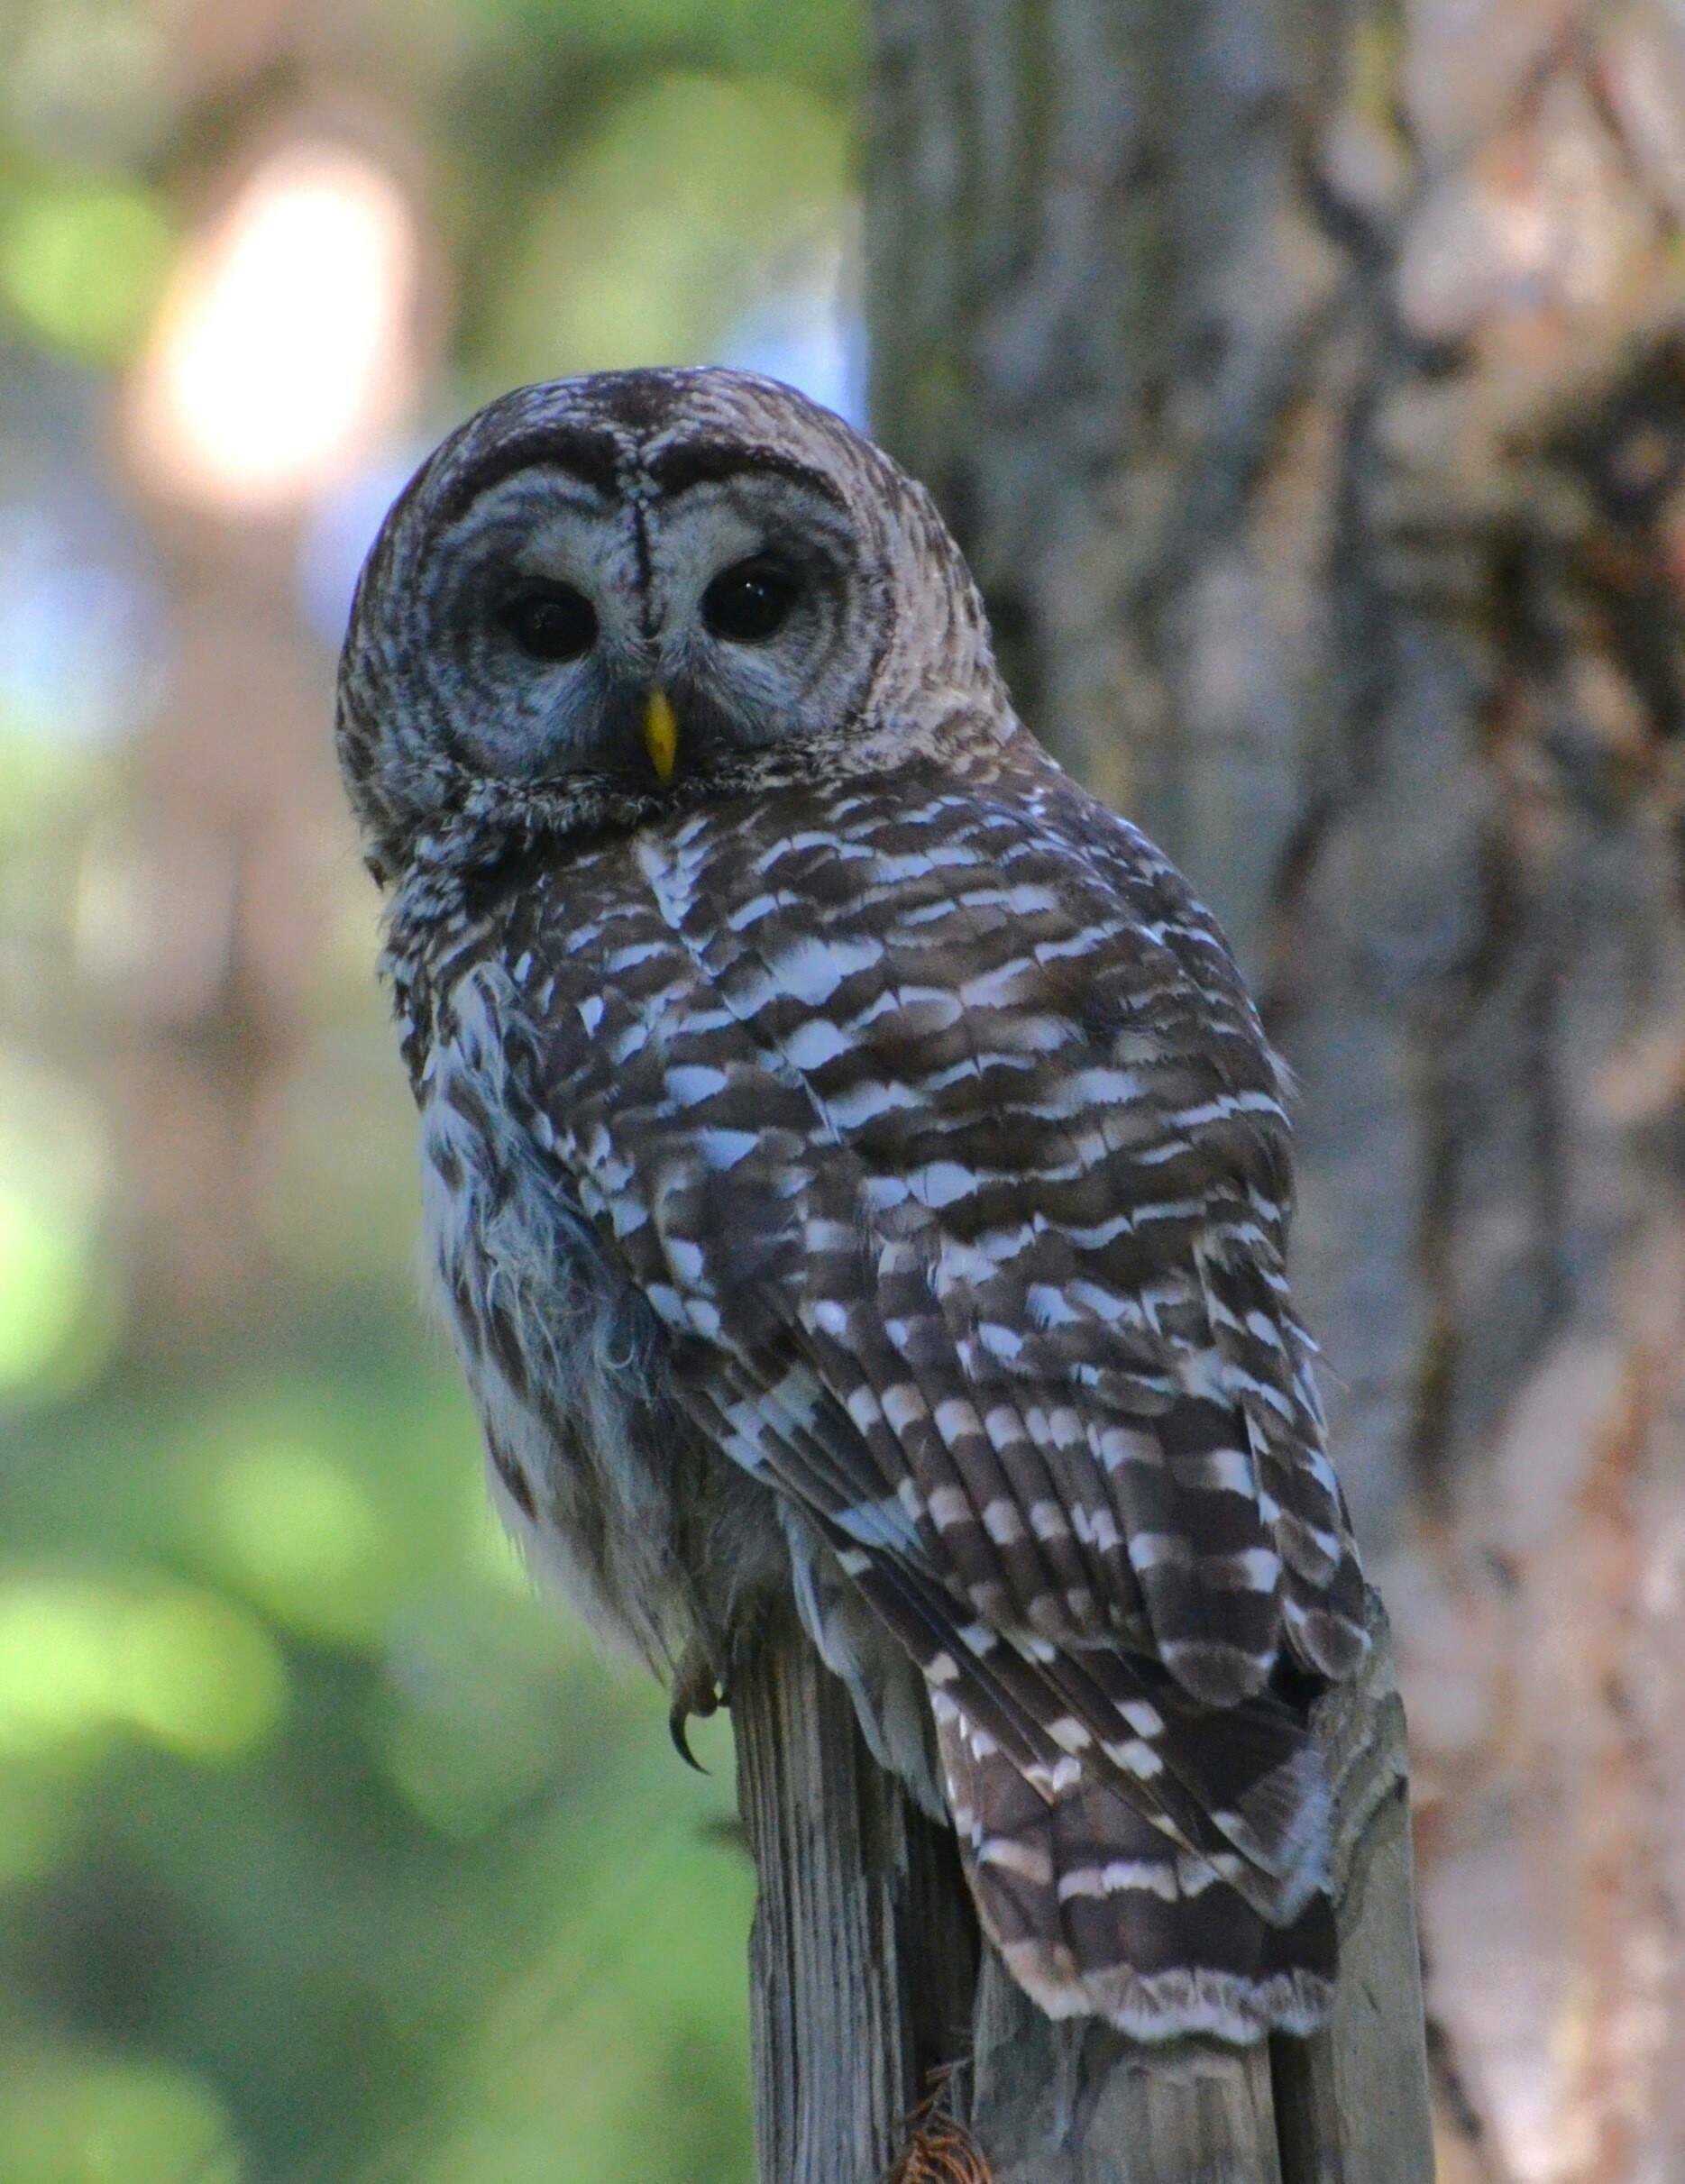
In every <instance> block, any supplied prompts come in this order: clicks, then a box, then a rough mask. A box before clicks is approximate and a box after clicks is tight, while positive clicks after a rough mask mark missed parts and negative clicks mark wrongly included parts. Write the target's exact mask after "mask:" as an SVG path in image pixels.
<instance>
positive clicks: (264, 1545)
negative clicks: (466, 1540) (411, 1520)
mask: <svg viewBox="0 0 1685 2184" xmlns="http://www.w3.org/2000/svg"><path fill="white" fill-rule="evenodd" d="M213 1498H214V1507H215V1518H216V1522H217V1525H218V1527H219V1530H220V1531H221V1534H222V1537H223V1539H224V1541H225V1542H226V1544H227V1546H228V1548H229V1549H231V1551H232V1553H233V1555H234V1559H235V1561H236V1563H237V1564H238V1566H239V1567H240V1570H241V1572H242V1574H243V1576H244V1577H245V1578H246V1579H247V1580H248V1582H249V1583H250V1584H251V1585H252V1589H253V1591H254V1592H255V1593H256V1594H257V1595H258V1596H259V1597H260V1598H261V1599H262V1600H263V1601H264V1602H265V1604H267V1605H269V1606H270V1608H272V1609H273V1610H274V1612H275V1613H277V1614H278V1615H279V1616H280V1617H281V1618H282V1619H283V1620H284V1621H287V1622H292V1623H295V1624H298V1625H300V1626H302V1627H303V1628H305V1629H307V1630H309V1631H316V1632H318V1633H320V1634H322V1635H325V1636H341V1635H356V1634H358V1633H361V1632H363V1631H366V1630H367V1629H368V1627H369V1624H370V1621H371V1610H372V1607H373V1605H374V1598H375V1595H379V1597H380V1601H381V1602H383V1601H384V1596H385V1591H386V1587H385V1585H384V1583H383V1582H381V1579H382V1570H381V1561H382V1548H383V1541H384V1533H383V1531H382V1527H381V1524H380V1517H379V1514H378V1512H376V1510H375V1508H374V1506H373V1504H372V1503H371V1500H370V1498H369V1496H368V1494H366V1493H365V1492H364V1491H363V1489H362V1486H361V1485H359V1484H358V1483H357V1481H356V1480H355V1479H354V1478H353V1476H351V1474H350V1473H349V1472H348V1471H346V1470H345V1469H344V1468H343V1466H341V1465H339V1464H336V1463H334V1461H333V1460H332V1459H331V1458H328V1457H326V1456H324V1455H323V1454H322V1453H321V1452H320V1451H319V1450H317V1449H316V1448H311V1447H309V1446H308V1445H307V1444H306V1443H304V1442H295V1441H277V1442H273V1443H270V1444H268V1445H266V1446H263V1447H261V1448H249V1449H245V1450H243V1452H242V1453H241V1454H239V1455H238V1456H236V1457H234V1458H232V1459H231V1460H230V1461H229V1462H228V1463H227V1464H226V1465H225V1466H224V1468H223V1471H222V1473H221V1475H220V1476H219V1477H218V1478H217V1479H216V1481H215V1485H214V1487H213Z"/></svg>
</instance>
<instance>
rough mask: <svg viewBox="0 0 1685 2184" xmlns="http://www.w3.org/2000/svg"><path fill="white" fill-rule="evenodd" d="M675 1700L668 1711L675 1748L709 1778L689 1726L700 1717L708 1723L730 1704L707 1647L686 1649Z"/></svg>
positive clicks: (675, 1674) (676, 1672) (675, 1676)
mask: <svg viewBox="0 0 1685 2184" xmlns="http://www.w3.org/2000/svg"><path fill="white" fill-rule="evenodd" d="M672 1699H673V1704H671V1705H670V1706H669V1707H668V1709H667V1731H668V1734H669V1735H670V1736H671V1737H672V1739H673V1750H674V1751H676V1752H677V1753H678V1755H679V1757H680V1759H682V1760H683V1761H684V1764H685V1765H686V1766H687V1767H693V1768H695V1769H696V1771H697V1773H698V1774H699V1775H705V1774H706V1773H707V1772H708V1769H707V1768H705V1767H704V1766H703V1765H702V1763H701V1760H700V1759H698V1758H697V1757H696V1755H695V1753H694V1752H692V1751H691V1742H690V1737H689V1734H688V1728H689V1724H690V1723H691V1721H693V1720H696V1719H699V1718H700V1719H701V1720H702V1721H706V1720H707V1719H708V1717H709V1715H710V1713H719V1709H720V1708H721V1707H722V1706H724V1705H726V1704H728V1700H727V1697H726V1692H725V1686H723V1684H722V1683H721V1682H720V1680H719V1670H718V1669H717V1668H715V1666H714V1663H713V1659H712V1657H711V1656H710V1654H709V1653H708V1651H707V1650H706V1649H705V1648H703V1647H701V1646H699V1645H695V1644H691V1645H689V1646H687V1647H686V1648H685V1649H684V1652H683V1654H682V1656H681V1658H680V1660H679V1665H678V1667H677V1668H675V1669H674V1670H673V1691H672Z"/></svg>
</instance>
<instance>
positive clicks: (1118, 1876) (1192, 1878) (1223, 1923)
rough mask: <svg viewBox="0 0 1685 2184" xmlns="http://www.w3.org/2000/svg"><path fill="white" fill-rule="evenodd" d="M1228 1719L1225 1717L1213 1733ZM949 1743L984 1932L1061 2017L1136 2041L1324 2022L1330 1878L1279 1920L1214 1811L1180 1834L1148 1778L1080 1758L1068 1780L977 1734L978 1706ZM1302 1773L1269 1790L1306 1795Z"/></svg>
mask: <svg viewBox="0 0 1685 2184" xmlns="http://www.w3.org/2000/svg"><path fill="white" fill-rule="evenodd" d="M1236 1711H1237V1713H1238V1712H1240V1711H1241V1710H1236ZM1228 1719H1229V1722H1230V1723H1231V1724H1232V1723H1233V1717H1232V1716H1230V1717H1228ZM1221 1726H1222V1717H1217V1718H1213V1722H1212V1728H1213V1733H1214V1732H1218V1731H1219V1730H1220V1728H1221ZM939 1738H940V1744H941V1752H942V1759H943V1766H944V1771H945V1774H946V1777H947V1781H948V1796H949V1799H950V1804H951V1809H952V1813H953V1817H954V1823H955V1826H956V1828H957V1832H958V1835H959V1843H960V1851H961V1856H962V1859H963V1860H964V1863H965V1867H966V1876H967V1878H968V1879H969V1881H970V1884H971V1888H972V1892H973V1895H974V1896H975V1899H976V1904H977V1910H978V1914H979V1915H980V1917H981V1919H982V1922H983V1925H984V1930H985V1931H986V1933H988V1935H989V1937H990V1939H991V1940H992V1941H993V1942H994V1944H995V1946H996V1948H997V1949H998V1950H999V1951H1000V1952H1001V1955H1002V1957H1003V1959H1004V1960H1005V1963H1006V1966H1007V1969H1008V1970H1009V1971H1011V1973H1012V1976H1013V1978H1015V1979H1016V1980H1017V1981H1018V1983H1019V1984H1020V1986H1021V1987H1022V1988H1024V1989H1025V1991H1026V1992H1027V1993H1028V1994H1029V1995H1030V1997H1031V1998H1032V1999H1033V2000H1034V2001H1036V2002H1037V2003H1039V2005H1040V2006H1041V2007H1042V2008H1043V2009H1045V2010H1046V2011H1047V2013H1048V2014H1049V2016H1053V2017H1069V2016H1077V2015H1094V2016H1098V2017H1103V2018H1105V2019H1107V2020H1108V2021H1109V2022H1110V2023H1111V2024H1114V2025H1115V2026H1116V2027H1117V2028H1118V2029H1119V2031H1121V2032H1123V2033H1128V2034H1129V2035H1130V2036H1131V2038H1133V2039H1136V2040H1164V2039H1169V2038H1172V2037H1174V2036H1176V2035H1177V2034H1179V2033H1209V2034H1212V2035H1214V2036H1215V2037H1217V2038H1219V2039H1223V2040H1232V2041H1241V2042H1250V2041H1255V2040H1259V2039H1262V2038H1263V2037H1264V2036H1265V2035H1267V2034H1268V2033H1271V2032H1274V2031H1286V2032H1292V2033H1307V2032H1310V2031H1312V2030H1314V2027H1315V2026H1316V2025H1317V2024H1319V2023H1320V2021H1321V2020H1322V2018H1323V2015H1325V2013H1326V2011H1327V2007H1328V2005H1329V2001H1330V1998H1331V1997H1332V1989H1333V1978H1334V1972H1335V1968H1336V1956H1335V1940H1334V1922H1333V1914H1332V1906H1331V1905H1330V1903H1329V1900H1328V1896H1327V1894H1326V1891H1325V1888H1324V1887H1323V1886H1321V1885H1320V1882H1319V1881H1316V1882H1311V1883H1310V1884H1309V1885H1298V1886H1295V1887H1293V1888H1292V1889H1291V1890H1290V1891H1289V1892H1287V1893H1286V1894H1281V1893H1277V1895H1276V1896H1275V1898H1274V1902H1273V1904H1271V1905H1270V1909H1271V1913H1272V1915H1267V1914H1266V1912H1265V1910H1264V1909H1260V1908H1259V1905H1260V1903H1268V1902H1269V1896H1268V1891H1260V1889H1259V1887H1258V1886H1257V1885H1256V1882H1257V1874H1256V1869H1249V1867H1250V1861H1249V1860H1245V1859H1244V1858H1242V1857H1241V1854H1240V1853H1239V1852H1237V1851H1236V1850H1234V1849H1233V1848H1232V1845H1231V1843H1230V1841H1228V1840H1227V1838H1226V1836H1225V1834H1224V1832H1223V1831H1222V1830H1221V1829H1219V1828H1218V1827H1216V1826H1214V1825H1213V1824H1211V1823H1209V1822H1208V1823H1207V1824H1205V1825H1204V1826H1203V1827H1201V1828H1200V1829H1199V1830H1198V1840H1197V1841H1195V1840H1194V1839H1193V1835H1192V1832H1191V1831H1189V1830H1188V1829H1187V1828H1186V1826H1185V1825H1184V1826H1179V1827H1177V1828H1176V1829H1175V1832H1174V1833H1172V1832H1167V1827H1166V1825H1165V1816H1164V1815H1163V1814H1161V1815H1160V1816H1159V1818H1158V1820H1156V1821H1155V1820H1154V1819H1151V1818H1149V1816H1148V1814H1146V1812H1145V1811H1143V1810H1142V1798H1141V1790H1142V1786H1141V1785H1140V1784H1138V1783H1135V1784H1131V1786H1129V1787H1128V1788H1126V1787H1125V1786H1124V1781H1123V1778H1122V1777H1120V1775H1119V1774H1117V1773H1116V1772H1114V1771H1113V1770H1111V1769H1110V1768H1104V1769H1103V1768H1101V1767H1100V1766H1097V1765H1096V1764H1095V1762H1094V1760H1093V1759H1089V1760H1087V1761H1086V1763H1085V1764H1082V1765H1079V1764H1078V1763H1077V1762H1076V1760H1075V1759H1073V1760H1071V1761H1069V1762H1067V1765H1066V1766H1064V1767H1063V1768H1061V1769H1060V1770H1059V1776H1058V1784H1057V1786H1054V1785H1053V1784H1050V1783H1049V1781H1048V1779H1047V1777H1045V1776H1041V1775H1040V1773H1039V1770H1037V1772H1036V1774H1033V1775H1026V1774H1025V1773H1024V1772H1023V1771H1022V1770H1021V1768H1020V1767H1019V1766H1017V1765H1016V1764H1014V1763H1013V1761H1012V1759H1009V1758H1008V1757H1007V1756H1006V1755H1005V1754H1004V1753H1003V1752H1002V1751H1001V1750H999V1748H998V1747H996V1746H994V1744H993V1741H992V1740H991V1739H990V1738H989V1737H987V1736H986V1735H984V1736H981V1737H977V1736H975V1734H974V1733H973V1732H971V1731H970V1728H969V1724H968V1723H966V1719H965V1717H964V1716H963V1715H956V1716H952V1717H950V1718H949V1719H948V1721H946V1722H944V1723H942V1724H941V1725H940V1729H939ZM1305 1750H1306V1751H1307V1753H1308V1751H1309V1747H1308V1745H1307V1746H1306V1747H1305ZM1310 1757H1311V1759H1312V1761H1313V1763H1314V1754H1311V1755H1310ZM1293 1772H1294V1770H1293V1768H1292V1767H1291V1765H1289V1767H1288V1768H1287V1772H1286V1775H1285V1777H1281V1778H1279V1779H1278V1780H1277V1783H1276V1784H1275V1785H1274V1786H1272V1788H1271V1789H1270V1790H1269V1791H1268V1793H1266V1796H1267V1801H1268V1802H1279V1801H1280V1800H1281V1799H1282V1798H1283V1797H1285V1796H1290V1795H1291V1786H1292V1777H1293ZM1315 1777H1316V1781H1317V1783H1318V1785H1320V1780H1321V1776H1320V1769H1316V1770H1315ZM1184 1809H1186V1808H1184ZM1282 1818H1283V1821H1284V1824H1286V1825H1287V1828H1288V1830H1289V1832H1294V1831H1295V1827H1296V1823H1294V1821H1293V1820H1292V1817H1291V1816H1290V1815H1286V1814H1284V1815H1282ZM1312 1824H1316V1825H1318V1826H1319V1827H1320V1824H1321V1823H1320V1814H1319V1817H1318V1821H1317V1822H1316V1823H1312ZM1177 1836H1181V1837H1183V1838H1184V1840H1183V1841H1177ZM1237 1881H1239V1882H1240V1883H1241V1885H1240V1886H1238V1887H1237V1886H1236V1885H1235V1884H1236V1882H1237Z"/></svg>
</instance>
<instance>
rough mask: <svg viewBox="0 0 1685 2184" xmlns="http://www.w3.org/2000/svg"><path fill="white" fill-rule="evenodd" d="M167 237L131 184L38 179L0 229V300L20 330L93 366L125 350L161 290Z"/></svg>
mask: <svg viewBox="0 0 1685 2184" xmlns="http://www.w3.org/2000/svg"><path fill="white" fill-rule="evenodd" d="M174 249H175V236H174V232H173V229H172V226H171V223H170V221H169V215H167V213H166V212H165V210H164V208H163V206H162V205H161V204H160V201H159V200H158V198H157V197H156V196H153V195H152V194H151V192H149V191H146V190H143V189H142V188H140V187H138V186H135V185H133V184H127V183H120V182H109V181H104V180H94V179H79V178H67V179H62V180H55V181H43V182H41V183H39V184H37V185H36V186H35V187H32V188H29V189H26V190H25V191H23V194H22V195H21V196H18V197H16V198H15V199H14V201H13V203H12V205H11V206H10V207H9V209H8V211H7V212H6V215H5V220H4V224H0V294H4V295H5V298H6V300H7V302H8V303H9V304H10V305H11V306H12V308H13V310H14V312H15V313H16V314H17V316H18V317H19V318H20V319H21V320H22V321H23V324H25V325H27V326H29V327H31V328H32V330H33V331H34V332H35V333H37V334H40V335H41V336H42V337H43V338H44V339H45V340H47V341H49V342H51V343H55V344H57V345H58V346H59V347H60V348H63V349H68V350H69V351H70V352H72V353H73V354H74V355H76V356H78V357H85V358H87V359H88V360H89V361H92V362H96V363H113V362H116V361H121V360H122V359H123V358H124V357H126V356H127V355H129V354H130V353H131V352H132V351H133V348H134V347H135V345H136V343H138V341H139V340H140V337H141V334H142V332H143V331H144V329H145V326H146V323H147V319H148V317H149V316H150V315H151V310H152V307H153V306H154V305H155V304H156V302H157V300H158V297H159V295H160V292H161V290H162V287H163V282H164V278H165V275H166V273H167V272H168V270H169V262H170V259H171V257H172V255H173V253H174Z"/></svg>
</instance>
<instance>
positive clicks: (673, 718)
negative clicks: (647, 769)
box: [644, 690, 679, 781]
mask: <svg viewBox="0 0 1685 2184" xmlns="http://www.w3.org/2000/svg"><path fill="white" fill-rule="evenodd" d="M644 748H645V750H646V751H647V752H648V753H649V763H650V764H651V765H652V766H654V768H655V779H656V780H657V781H670V780H671V779H672V778H673V767H674V766H675V765H676V764H677V763H678V760H679V717H678V715H677V714H676V713H675V712H674V711H673V700H672V699H671V698H669V697H668V695H667V693H666V691H665V690H651V692H650V693H649V699H648V702H647V703H646V706H645V708H644Z"/></svg>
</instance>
